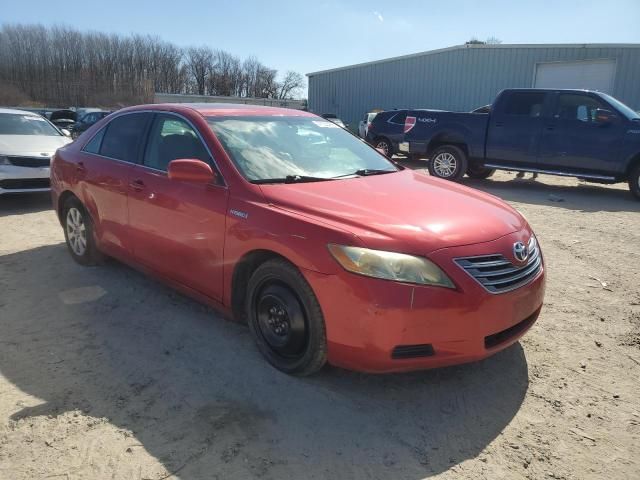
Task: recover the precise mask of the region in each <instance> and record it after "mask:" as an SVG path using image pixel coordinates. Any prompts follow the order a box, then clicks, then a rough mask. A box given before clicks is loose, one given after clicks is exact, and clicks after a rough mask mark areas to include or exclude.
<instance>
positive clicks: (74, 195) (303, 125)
mask: <svg viewBox="0 0 640 480" xmlns="http://www.w3.org/2000/svg"><path fill="white" fill-rule="evenodd" d="M51 188H52V196H53V204H54V207H55V209H56V211H57V213H58V217H59V219H60V222H61V224H62V226H63V228H64V233H65V237H66V240H67V244H68V247H69V252H70V254H71V256H72V257H73V258H74V259H75V260H76V261H77V262H79V263H81V264H83V265H91V264H95V263H97V262H99V261H100V259H101V258H102V256H103V255H108V256H110V257H115V258H117V259H119V260H121V261H123V262H126V263H128V264H131V265H133V266H135V267H137V268H140V269H143V270H145V271H147V272H150V273H151V274H152V275H153V276H155V277H157V278H159V279H162V280H163V281H165V282H168V283H170V284H171V285H173V286H174V287H176V288H178V289H179V290H181V291H182V292H184V293H186V294H187V295H190V296H193V297H196V298H198V299H200V300H202V301H204V302H207V303H208V304H210V305H212V306H214V307H217V308H218V309H221V310H223V311H224V312H226V313H227V314H228V315H229V316H232V317H234V318H235V319H237V320H241V321H246V322H247V323H248V324H249V327H250V329H251V333H252V335H253V337H254V339H255V341H256V343H257V346H258V348H259V349H260V351H261V352H262V353H263V354H264V356H265V357H266V359H267V360H268V361H269V362H270V363H271V364H273V365H274V366H275V367H276V368H278V369H280V370H282V371H284V372H287V373H292V374H298V375H307V374H310V373H313V372H315V371H317V370H319V369H320V368H321V367H322V366H323V365H324V364H325V363H326V362H329V363H331V364H333V365H338V366H341V367H346V368H350V369H355V370H362V371H369V372H391V371H403V370H413V369H422V368H430V367H437V366H443V365H451V364H457V363H463V362H469V361H473V360H479V359H482V358H484V357H487V356H489V355H491V354H493V353H495V352H497V351H499V350H501V349H504V348H506V347H507V346H509V345H511V344H512V343H514V342H516V341H517V340H518V338H520V336H522V335H523V334H524V333H525V332H526V331H527V330H528V329H529V327H531V325H533V323H534V322H535V321H536V319H537V317H538V314H539V313H540V309H541V306H542V302H543V295H544V266H543V259H542V253H541V251H540V247H539V246H538V244H537V242H536V238H535V236H534V234H533V232H532V231H531V228H530V227H529V225H528V224H527V222H526V220H525V219H524V218H523V217H522V216H521V215H520V214H518V212H516V211H515V210H514V209H512V208H511V207H509V206H508V205H506V204H505V203H504V202H502V201H501V200H499V199H497V198H495V197H493V196H491V195H487V194H485V193H481V192H479V191H476V190H473V189H470V188H466V187H464V186H460V185H457V184H452V183H449V182H446V181H442V180H438V179H434V178H430V177H429V176H427V175H424V174H423V173H419V172H414V171H411V170H405V169H403V168H401V167H399V166H397V165H396V164H394V163H393V162H391V161H389V160H388V159H386V158H385V157H384V156H383V155H381V154H380V153H378V152H377V151H376V150H374V149H373V148H371V147H369V146H368V145H367V144H365V143H364V142H362V141H361V140H359V139H357V138H356V137H354V136H352V135H351V134H349V133H348V132H346V131H345V130H343V129H342V128H340V127H338V126H337V125H335V124H333V123H331V122H330V121H327V120H325V119H323V118H320V117H317V116H315V115H312V114H310V113H306V112H301V111H293V110H286V109H277V108H267V107H255V106H243V105H229V104H220V105H216V104H204V105H147V106H138V107H132V108H127V109H123V110H120V111H118V112H117V113H115V114H112V115H110V116H108V117H107V118H105V119H103V120H102V121H100V122H98V123H97V124H95V125H94V126H92V127H91V128H90V129H89V130H87V131H86V132H85V133H83V134H82V135H81V136H80V137H79V138H78V140H76V141H75V142H74V143H72V144H70V145H67V146H65V147H63V148H61V149H59V150H58V152H57V153H56V155H55V157H54V159H53V161H52V166H51Z"/></svg>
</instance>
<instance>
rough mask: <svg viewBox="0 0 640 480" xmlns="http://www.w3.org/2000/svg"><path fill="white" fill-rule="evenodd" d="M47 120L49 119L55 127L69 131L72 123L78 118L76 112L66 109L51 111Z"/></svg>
mask: <svg viewBox="0 0 640 480" xmlns="http://www.w3.org/2000/svg"><path fill="white" fill-rule="evenodd" d="M49 120H51V123H53V124H54V125H55V126H56V127H58V128H63V129H65V130H69V131H71V129H72V128H73V125H74V124H75V123H76V121H77V120H78V114H77V113H76V112H74V111H73V110H68V109H64V110H56V111H54V112H51V116H50V117H49Z"/></svg>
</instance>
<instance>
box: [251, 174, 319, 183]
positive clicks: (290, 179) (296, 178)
mask: <svg viewBox="0 0 640 480" xmlns="http://www.w3.org/2000/svg"><path fill="white" fill-rule="evenodd" d="M327 180H332V178H327V177H310V176H308V175H287V176H286V177H278V178H258V179H257V180H251V183H255V184H261V183H307V182H326V181H327Z"/></svg>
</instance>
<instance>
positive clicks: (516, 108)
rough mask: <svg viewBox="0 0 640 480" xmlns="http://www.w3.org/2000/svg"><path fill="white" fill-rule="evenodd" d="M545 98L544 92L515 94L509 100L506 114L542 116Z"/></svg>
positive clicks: (505, 110)
mask: <svg viewBox="0 0 640 480" xmlns="http://www.w3.org/2000/svg"><path fill="white" fill-rule="evenodd" d="M544 96H545V93H544V92H513V93H512V94H511V95H509V98H508V99H507V105H506V107H505V109H504V113H506V114H507V115H523V116H527V117H539V116H541V115H542V105H543V104H544Z"/></svg>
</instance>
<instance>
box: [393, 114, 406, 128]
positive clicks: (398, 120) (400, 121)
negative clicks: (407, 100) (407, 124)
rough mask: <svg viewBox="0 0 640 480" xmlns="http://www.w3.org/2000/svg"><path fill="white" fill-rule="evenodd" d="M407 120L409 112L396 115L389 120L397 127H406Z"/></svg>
mask: <svg viewBox="0 0 640 480" xmlns="http://www.w3.org/2000/svg"><path fill="white" fill-rule="evenodd" d="M406 119H407V112H401V113H397V114H395V115H394V116H393V117H391V118H390V119H389V123H395V124H396V125H404V121H405V120H406Z"/></svg>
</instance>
